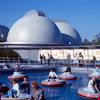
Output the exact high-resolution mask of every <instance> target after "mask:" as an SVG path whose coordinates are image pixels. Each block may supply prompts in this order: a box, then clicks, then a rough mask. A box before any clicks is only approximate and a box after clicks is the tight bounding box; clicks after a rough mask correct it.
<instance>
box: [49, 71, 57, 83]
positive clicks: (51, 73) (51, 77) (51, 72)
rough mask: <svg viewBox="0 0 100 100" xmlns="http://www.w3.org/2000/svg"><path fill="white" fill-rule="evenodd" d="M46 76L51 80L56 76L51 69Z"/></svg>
mask: <svg viewBox="0 0 100 100" xmlns="http://www.w3.org/2000/svg"><path fill="white" fill-rule="evenodd" d="M48 76H49V79H51V80H52V81H54V80H55V79H56V78H58V76H57V74H56V73H55V72H54V71H53V70H51V71H50V73H49V75H48Z"/></svg>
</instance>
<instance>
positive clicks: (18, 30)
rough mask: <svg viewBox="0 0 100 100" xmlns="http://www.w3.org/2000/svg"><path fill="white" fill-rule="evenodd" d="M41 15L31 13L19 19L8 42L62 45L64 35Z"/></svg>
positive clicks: (9, 35)
mask: <svg viewBox="0 0 100 100" xmlns="http://www.w3.org/2000/svg"><path fill="white" fill-rule="evenodd" d="M40 15H41V16H40ZM40 15H38V14H34V11H31V13H30V12H29V13H27V14H26V15H25V16H24V17H22V18H21V19H19V20H18V21H17V22H16V23H15V24H14V25H13V26H12V28H11V29H10V31H9V34H8V38H7V41H8V42H19V43H20V42H21V43H34V44H35V43H36V44H37V43H39V44H47V43H49V44H50V43H62V34H61V33H60V31H59V29H58V27H57V26H56V25H55V23H54V22H53V21H51V20H49V19H47V18H45V17H44V16H42V13H41V14H40Z"/></svg>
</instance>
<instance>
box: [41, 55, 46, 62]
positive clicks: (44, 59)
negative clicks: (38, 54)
mask: <svg viewBox="0 0 100 100" xmlns="http://www.w3.org/2000/svg"><path fill="white" fill-rule="evenodd" d="M42 57H43V64H45V61H46V57H45V55H43V56H42Z"/></svg>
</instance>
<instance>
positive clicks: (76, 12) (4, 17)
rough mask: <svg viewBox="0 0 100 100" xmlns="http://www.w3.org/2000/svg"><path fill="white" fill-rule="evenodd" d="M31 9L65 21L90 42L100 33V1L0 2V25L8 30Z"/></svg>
mask: <svg viewBox="0 0 100 100" xmlns="http://www.w3.org/2000/svg"><path fill="white" fill-rule="evenodd" d="M32 9H38V10H42V11H44V12H45V14H46V17H47V18H49V19H51V20H53V19H65V20H66V21H68V22H69V24H71V26H73V27H74V28H76V30H77V31H78V32H79V33H80V35H81V37H82V40H84V39H85V38H87V39H89V40H90V41H91V40H92V39H93V38H94V37H95V35H96V34H97V33H99V32H100V0H0V25H5V26H7V27H9V28H11V26H12V25H13V24H14V23H15V21H17V20H18V19H19V18H21V17H22V16H23V15H24V14H25V13H27V12H28V11H30V10H32Z"/></svg>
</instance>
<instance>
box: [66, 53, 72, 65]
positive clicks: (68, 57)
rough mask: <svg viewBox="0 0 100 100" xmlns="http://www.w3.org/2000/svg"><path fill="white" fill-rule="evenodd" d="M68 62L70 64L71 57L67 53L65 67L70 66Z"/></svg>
mask: <svg viewBox="0 0 100 100" xmlns="http://www.w3.org/2000/svg"><path fill="white" fill-rule="evenodd" d="M70 62H71V55H70V54H69V53H68V55H67V62H66V63H67V65H68V64H70Z"/></svg>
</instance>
